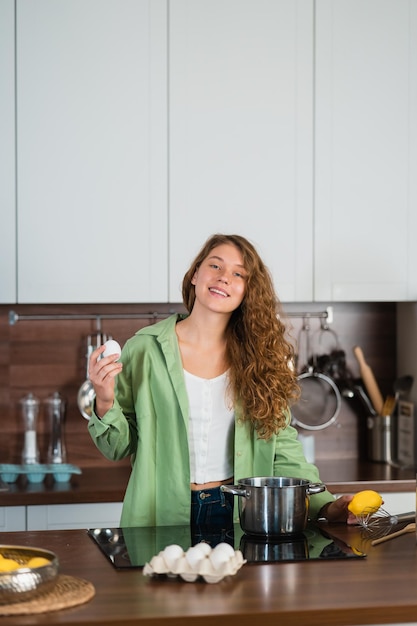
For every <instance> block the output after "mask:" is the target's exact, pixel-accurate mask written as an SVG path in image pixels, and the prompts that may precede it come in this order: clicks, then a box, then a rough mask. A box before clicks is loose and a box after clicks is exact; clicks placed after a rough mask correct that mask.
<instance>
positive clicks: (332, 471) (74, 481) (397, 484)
mask: <svg viewBox="0 0 417 626" xmlns="http://www.w3.org/2000/svg"><path fill="white" fill-rule="evenodd" d="M317 466H318V468H319V470H320V475H321V479H322V480H323V482H324V483H325V484H326V485H327V488H328V490H329V491H330V492H331V493H334V494H340V493H355V492H357V491H359V490H360V489H364V488H366V489H374V490H375V491H380V492H385V493H387V492H410V491H414V490H415V488H416V470H414V469H412V470H411V469H407V470H401V469H398V468H395V467H390V466H389V465H385V464H383V463H369V462H362V461H357V460H355V459H342V460H340V461H334V460H331V461H318V462H317ZM129 475H130V467H129V466H128V465H125V464H124V465H122V464H118V463H115V464H114V466H111V467H103V468H98V467H89V468H85V469H83V471H82V474H80V475H78V474H75V475H73V476H72V477H71V480H70V482H68V483H56V482H54V481H53V480H52V477H51V476H49V477H48V478H47V479H46V480H45V481H44V482H43V483H40V484H30V483H28V482H27V481H26V480H24V479H23V477H20V478H19V479H18V480H17V481H16V482H15V483H12V484H9V485H8V490H7V491H0V506H27V505H37V504H38V505H39V504H78V503H91V502H122V500H123V498H124V493H125V490H126V486H127V482H128V480H129ZM358 483H360V485H358Z"/></svg>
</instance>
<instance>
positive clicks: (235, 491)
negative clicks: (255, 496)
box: [220, 485, 249, 498]
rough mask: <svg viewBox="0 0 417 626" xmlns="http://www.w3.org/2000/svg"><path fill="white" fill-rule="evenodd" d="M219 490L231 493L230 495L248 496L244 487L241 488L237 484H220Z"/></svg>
mask: <svg viewBox="0 0 417 626" xmlns="http://www.w3.org/2000/svg"><path fill="white" fill-rule="evenodd" d="M220 491H224V493H231V494H232V496H243V497H244V498H248V497H249V496H248V492H247V491H246V489H242V488H241V487H239V485H220Z"/></svg>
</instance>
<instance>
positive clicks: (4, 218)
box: [0, 0, 16, 304]
mask: <svg viewBox="0 0 417 626" xmlns="http://www.w3.org/2000/svg"><path fill="white" fill-rule="evenodd" d="M14 67H15V65H14V0H1V2H0V224H1V226H0V233H1V235H0V304H6V303H13V302H15V301H16V193H15V190H16V174H15V104H14V103H15V93H14V92H15V83H14V80H15V79H14V75H15V74H14Z"/></svg>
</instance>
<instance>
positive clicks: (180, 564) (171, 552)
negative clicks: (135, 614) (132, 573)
mask: <svg viewBox="0 0 417 626" xmlns="http://www.w3.org/2000/svg"><path fill="white" fill-rule="evenodd" d="M245 563H246V560H245V559H244V558H243V555H242V552H241V551H240V550H234V549H233V548H232V546H231V545H230V544H228V543H219V544H217V545H216V546H215V547H214V548H212V547H211V546H210V545H209V544H208V543H205V542H204V541H202V542H200V543H197V544H196V545H195V546H192V547H191V548H188V550H187V551H186V552H184V550H183V549H182V548H181V546H178V545H176V544H172V545H170V546H167V547H166V548H165V549H164V550H162V551H161V552H159V554H157V555H155V556H154V557H152V559H151V560H150V562H149V563H145V566H144V568H143V575H144V576H154V575H159V574H165V575H167V576H168V577H170V578H173V577H180V578H182V580H185V581H186V582H194V581H196V580H198V579H203V580H204V581H205V582H206V583H218V582H219V581H220V580H222V579H223V578H225V577H226V576H233V575H234V574H236V573H237V572H238V570H239V569H240V568H241V567H242V565H244V564H245Z"/></svg>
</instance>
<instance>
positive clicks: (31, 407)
mask: <svg viewBox="0 0 417 626" xmlns="http://www.w3.org/2000/svg"><path fill="white" fill-rule="evenodd" d="M20 405H21V411H22V419H23V425H24V431H25V432H24V443H23V450H22V463H23V464H24V465H29V464H32V463H39V449H38V442H37V432H36V430H37V421H38V414H39V400H38V398H36V397H35V396H34V395H33V393H28V394H27V396H25V397H24V398H22V399H21V400H20Z"/></svg>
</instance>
